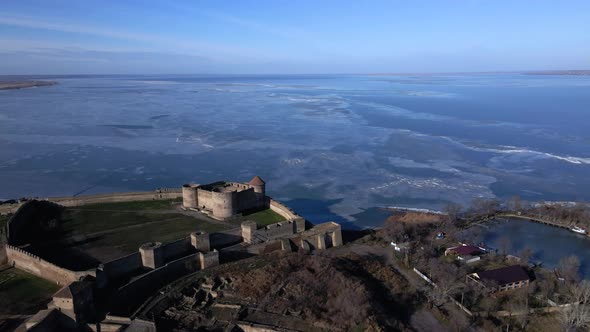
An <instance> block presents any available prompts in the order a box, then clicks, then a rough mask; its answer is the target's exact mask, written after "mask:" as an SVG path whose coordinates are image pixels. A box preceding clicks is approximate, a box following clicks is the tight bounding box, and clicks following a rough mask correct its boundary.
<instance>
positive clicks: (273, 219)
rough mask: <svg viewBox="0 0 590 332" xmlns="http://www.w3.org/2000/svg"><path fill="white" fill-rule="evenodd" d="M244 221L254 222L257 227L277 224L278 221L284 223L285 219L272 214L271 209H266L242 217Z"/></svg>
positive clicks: (274, 213)
mask: <svg viewBox="0 0 590 332" xmlns="http://www.w3.org/2000/svg"><path fill="white" fill-rule="evenodd" d="M244 219H246V220H254V221H256V223H257V224H258V226H266V225H270V224H274V223H277V222H279V221H284V220H285V218H283V216H281V215H280V214H278V213H276V212H274V211H273V210H271V209H266V210H262V211H258V212H255V213H252V214H248V215H245V216H244Z"/></svg>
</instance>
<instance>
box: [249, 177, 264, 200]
mask: <svg viewBox="0 0 590 332" xmlns="http://www.w3.org/2000/svg"><path fill="white" fill-rule="evenodd" d="M248 184H249V185H251V186H252V188H254V192H256V193H257V194H262V195H265V193H266V182H264V180H262V179H261V178H260V176H258V175H256V176H255V177H253V178H252V180H250V182H248Z"/></svg>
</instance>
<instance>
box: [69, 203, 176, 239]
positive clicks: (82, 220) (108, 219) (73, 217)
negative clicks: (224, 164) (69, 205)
mask: <svg viewBox="0 0 590 332" xmlns="http://www.w3.org/2000/svg"><path fill="white" fill-rule="evenodd" d="M179 216H182V215H181V214H179V213H147V212H142V211H138V212H120V211H114V210H113V211H104V210H103V211H99V210H77V209H75V210H74V209H66V210H65V212H64V215H63V224H62V228H63V230H64V231H65V232H66V234H67V235H76V234H89V233H95V232H101V231H106V230H110V229H115V228H121V227H126V226H131V225H138V224H144V223H149V222H153V221H162V220H169V219H172V218H177V217H179Z"/></svg>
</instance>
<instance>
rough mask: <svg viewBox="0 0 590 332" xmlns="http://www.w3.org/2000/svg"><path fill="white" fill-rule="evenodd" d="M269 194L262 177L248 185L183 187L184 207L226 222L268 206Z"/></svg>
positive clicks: (229, 183) (195, 185)
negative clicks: (241, 214) (267, 194)
mask: <svg viewBox="0 0 590 332" xmlns="http://www.w3.org/2000/svg"><path fill="white" fill-rule="evenodd" d="M265 191H266V188H265V182H264V181H263V180H262V179H261V178H260V177H259V176H255V177H254V178H253V179H252V180H250V182H248V183H239V182H224V181H220V182H214V183H210V184H205V185H197V184H185V185H183V186H182V206H183V207H184V208H185V209H191V210H198V211H200V212H203V213H205V214H207V215H208V216H210V217H212V218H215V219H220V220H224V219H228V218H231V217H233V216H235V215H238V214H240V213H243V212H246V211H255V210H259V209H262V208H264V207H266V205H267V202H266V196H265Z"/></svg>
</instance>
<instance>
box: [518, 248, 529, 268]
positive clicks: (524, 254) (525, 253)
mask: <svg viewBox="0 0 590 332" xmlns="http://www.w3.org/2000/svg"><path fill="white" fill-rule="evenodd" d="M518 257H519V258H520V263H521V264H523V265H527V264H528V263H529V261H530V260H531V258H532V257H533V250H532V249H531V248H528V247H525V248H524V249H522V250H521V251H520V252H519V253H518Z"/></svg>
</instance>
